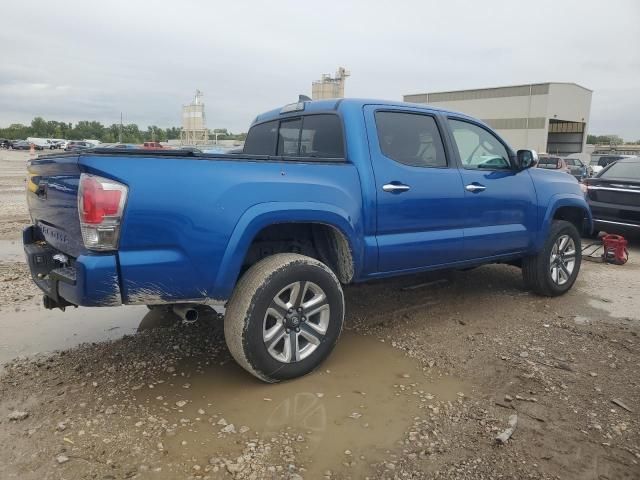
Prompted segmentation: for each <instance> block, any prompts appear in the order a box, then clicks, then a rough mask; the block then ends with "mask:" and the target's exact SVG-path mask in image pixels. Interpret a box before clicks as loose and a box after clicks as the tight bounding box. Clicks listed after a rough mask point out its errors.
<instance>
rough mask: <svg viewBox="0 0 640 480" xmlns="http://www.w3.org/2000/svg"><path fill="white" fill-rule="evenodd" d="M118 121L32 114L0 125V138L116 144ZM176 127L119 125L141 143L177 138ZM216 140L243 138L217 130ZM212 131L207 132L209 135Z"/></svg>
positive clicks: (125, 136) (124, 134)
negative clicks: (24, 120) (107, 122)
mask: <svg viewBox="0 0 640 480" xmlns="http://www.w3.org/2000/svg"><path fill="white" fill-rule="evenodd" d="M120 128H121V127H120V124H117V123H114V124H112V125H109V126H106V125H103V124H102V123H100V122H95V121H88V120H82V121H79V122H77V123H76V124H75V125H74V124H72V123H71V122H69V123H67V122H57V121H55V120H45V119H44V118H42V117H36V118H34V119H33V120H32V121H31V124H30V125H23V124H21V123H13V124H11V125H9V126H8V127H7V128H0V138H6V139H9V140H23V139H25V138H27V137H36V138H63V139H66V140H82V139H85V138H86V139H91V140H100V141H101V142H104V143H116V142H118V141H120V140H119V139H120ZM181 130H182V129H181V128H180V127H169V128H160V127H157V126H155V125H150V126H148V127H147V129H146V130H141V129H140V128H139V127H138V125H136V124H135V123H129V124H126V125H122V142H123V143H142V142H148V141H151V140H155V141H157V142H164V141H167V140H177V139H179V138H180V131H181ZM215 132H218V140H244V139H245V137H246V134H244V133H240V134H233V133H231V132H229V131H227V130H226V129H217V130H215ZM213 136H214V134H213V133H212V134H211V137H213Z"/></svg>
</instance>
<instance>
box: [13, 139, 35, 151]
mask: <svg viewBox="0 0 640 480" xmlns="http://www.w3.org/2000/svg"><path fill="white" fill-rule="evenodd" d="M11 148H12V149H13V150H29V149H30V148H31V144H30V143H29V142H27V141H26V140H14V141H12V142H11Z"/></svg>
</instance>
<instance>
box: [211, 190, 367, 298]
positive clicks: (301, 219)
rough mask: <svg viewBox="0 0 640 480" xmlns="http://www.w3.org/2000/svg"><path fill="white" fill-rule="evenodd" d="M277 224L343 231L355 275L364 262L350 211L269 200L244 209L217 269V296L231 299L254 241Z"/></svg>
mask: <svg viewBox="0 0 640 480" xmlns="http://www.w3.org/2000/svg"><path fill="white" fill-rule="evenodd" d="M277 223H321V224H324V225H328V226H330V227H333V228H335V229H337V230H338V231H340V233H342V235H344V237H345V238H346V240H347V242H348V243H349V248H350V250H351V256H352V260H353V266H354V277H355V276H356V275H357V273H358V271H359V267H360V266H361V265H362V256H363V249H364V247H363V245H362V242H360V241H359V240H358V238H361V237H362V235H358V234H357V230H356V227H355V225H356V219H354V218H351V217H350V216H349V214H348V213H347V212H345V211H344V210H342V209H340V208H338V207H336V206H335V205H330V204H326V203H316V202H286V203H285V202H266V203H259V204H257V205H253V206H252V207H250V208H248V209H247V210H245V212H244V213H243V214H242V216H241V217H240V219H239V220H238V222H237V223H236V226H235V227H234V229H233V232H232V233H231V236H230V237H229V241H228V243H227V247H226V249H225V252H224V255H223V257H222V261H221V262H220V266H219V268H218V274H217V276H216V280H215V285H214V290H215V292H216V297H217V298H227V299H228V298H230V297H231V294H232V292H233V289H234V288H235V285H236V282H237V281H238V277H239V274H240V269H241V268H242V262H243V260H244V258H245V256H246V254H247V251H248V250H249V246H250V245H251V242H252V241H253V239H254V238H255V236H256V235H257V234H258V232H260V231H261V230H262V229H263V228H265V227H268V226H269V225H274V224H277Z"/></svg>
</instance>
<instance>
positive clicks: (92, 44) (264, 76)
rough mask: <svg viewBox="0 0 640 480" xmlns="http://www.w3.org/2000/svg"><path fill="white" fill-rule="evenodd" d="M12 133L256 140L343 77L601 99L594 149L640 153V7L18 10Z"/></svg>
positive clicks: (7, 109) (4, 34)
mask: <svg viewBox="0 0 640 480" xmlns="http://www.w3.org/2000/svg"><path fill="white" fill-rule="evenodd" d="M1 25H2V26H1V27H0V45H1V47H0V53H1V55H0V126H7V125H8V124H9V123H14V122H23V123H27V122H30V121H31V119H32V118H33V117H34V116H36V115H40V116H43V117H44V118H45V119H47V120H64V121H70V122H76V121H78V120H99V121H101V122H104V123H105V124H111V123H117V122H118V121H119V119H120V112H121V111H122V112H123V113H124V117H125V122H135V123H138V124H139V125H140V126H141V127H143V128H145V127H146V126H148V125H151V124H155V125H159V126H162V127H168V126H179V125H180V122H181V117H180V115H181V106H182V104H185V103H189V101H190V100H191V98H192V96H193V93H194V90H195V89H196V88H199V89H200V90H202V91H203V92H204V94H205V97H204V100H205V103H206V113H207V126H208V127H209V128H220V127H226V128H229V129H230V130H232V131H236V132H238V131H246V129H247V126H248V125H249V123H250V122H251V121H252V120H253V118H254V117H255V115H256V114H257V113H259V112H261V111H264V110H269V109H271V108H274V107H277V106H280V105H283V104H285V103H290V102H293V101H295V100H296V99H297V95H298V94H299V93H304V94H307V95H309V96H310V95H311V82H312V81H313V80H316V79H318V78H319V77H320V75H321V74H322V73H333V72H335V70H336V67H338V66H340V65H344V66H345V67H347V68H348V69H349V70H351V74H352V76H351V77H350V78H349V79H348V80H347V85H346V96H350V97H368V98H369V97H370V98H382V99H393V100H401V99H402V95H403V94H407V93H422V92H427V91H442V90H453V89H467V88H480V87H492V86H500V85H509V84H518V83H531V82H547V81H559V82H575V83H578V84H580V85H583V86H585V87H587V88H589V89H592V90H593V91H594V94H593V103H592V109H591V125H590V129H589V130H590V133H597V134H605V133H618V134H620V135H622V136H623V137H624V138H625V139H627V140H638V139H640V1H638V0H627V1H625V0H608V1H606V2H603V1H600V0H598V1H595V0H576V1H564V0H563V1H560V0H555V1H547V0H544V1H541V0H529V1H528V2H520V1H509V0H505V1H497V0H495V1H494V0H483V1H472V0H468V1H459V0H446V1H426V0H417V1H402V0H395V1H375V0H369V1H348V0H342V1H338V0H336V1H333V0H325V1H315V2H313V3H312V2H307V1H298V0H290V1H278V0H271V1H241V0H236V1H225V2H216V1H206V0H202V1H196V0H191V1H189V0H179V1H176V0H171V1H165V0H155V1H153V2H149V1H135V0H128V1H120V0H110V1H101V2H97V1H90V0H78V1H74V0H58V1H32V0H21V1H17V0H8V1H6V2H3V4H2V22H1Z"/></svg>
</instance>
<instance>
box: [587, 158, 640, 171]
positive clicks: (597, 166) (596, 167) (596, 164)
mask: <svg viewBox="0 0 640 480" xmlns="http://www.w3.org/2000/svg"><path fill="white" fill-rule="evenodd" d="M623 158H633V155H601V156H600V157H596V158H593V159H591V164H590V165H591V170H592V171H593V175H597V174H598V173H600V172H601V171H602V169H603V168H604V167H606V166H607V165H609V164H611V163H613V162H615V161H617V160H621V159H623Z"/></svg>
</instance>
